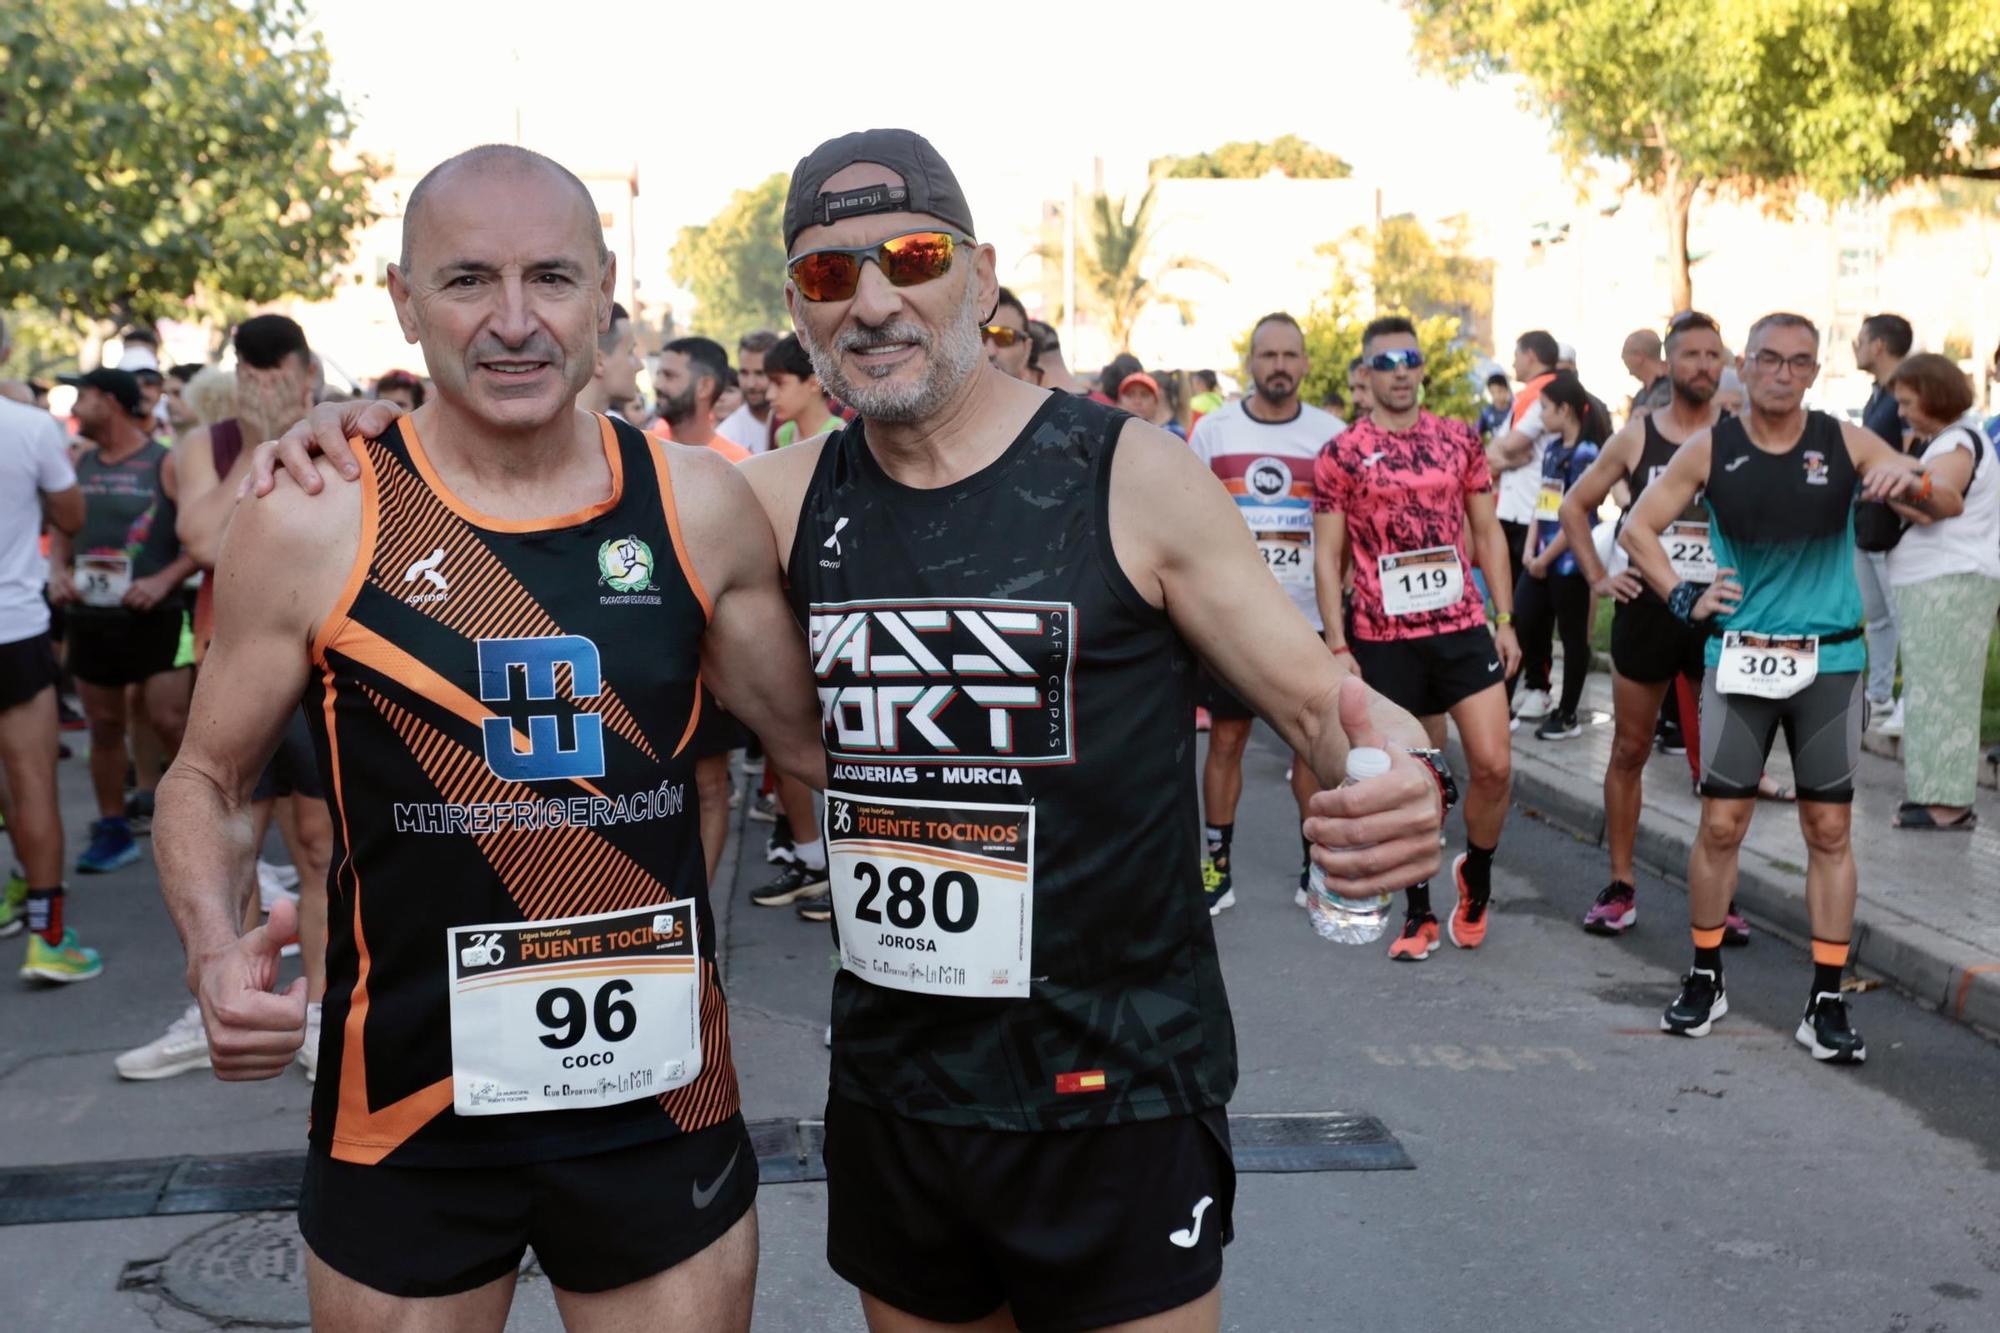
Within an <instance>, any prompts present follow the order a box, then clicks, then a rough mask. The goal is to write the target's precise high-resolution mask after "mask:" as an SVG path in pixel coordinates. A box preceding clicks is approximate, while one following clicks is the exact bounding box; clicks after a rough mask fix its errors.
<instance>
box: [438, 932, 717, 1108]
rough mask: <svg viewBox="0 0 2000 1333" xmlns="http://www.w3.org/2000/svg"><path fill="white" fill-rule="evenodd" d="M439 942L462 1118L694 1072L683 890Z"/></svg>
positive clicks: (695, 974)
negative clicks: (656, 899) (630, 905)
mask: <svg viewBox="0 0 2000 1333" xmlns="http://www.w3.org/2000/svg"><path fill="white" fill-rule="evenodd" d="M446 937H447V938H446V945H447V948H448V949H449V951H450V961H449V963H448V964H447V966H448V968H449V972H448V975H449V976H450V977H451V1078H452V1109H453V1110H454V1111H456V1112H457V1113H458V1114H459V1115H512V1114H515V1113H517V1112H521V1111H561V1110H571V1109H575V1108H581V1107H593V1106H613V1105H616V1104H617V1103H619V1102H629V1101H635V1100H637V1099H638V1098H640V1097H653V1096H657V1095H658V1094H660V1093H662V1092H665V1091H667V1090H668V1089H669V1088H677V1087H679V1086H681V1085H682V1084H684V1083H689V1082H692V1081H693V1080H694V1078H695V1077H696V1076H697V1075H699V1074H700V1073H701V988H700V981H701V975H700V968H701V959H700V955H699V951H698V950H697V948H696V945H695V913H694V902H693V900H692V899H687V898H681V899H676V900H675V901H673V902H667V903H661V904H659V905H658V906H656V907H644V908H638V909H635V910H631V911H623V912H605V913H600V914H598V915H595V916H573V917H565V918H563V919H561V920H557V921H515V922H507V923H503V924H497V925H485V926H458V927H454V928H453V929H451V930H449V931H447V932H446Z"/></svg>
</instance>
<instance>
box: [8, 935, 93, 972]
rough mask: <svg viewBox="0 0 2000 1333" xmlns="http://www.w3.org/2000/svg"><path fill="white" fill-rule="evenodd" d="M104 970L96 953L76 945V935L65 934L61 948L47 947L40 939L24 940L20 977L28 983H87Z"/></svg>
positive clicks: (57, 945)
mask: <svg viewBox="0 0 2000 1333" xmlns="http://www.w3.org/2000/svg"><path fill="white" fill-rule="evenodd" d="M103 970H104V961H103V960H102V959H100V958H99V957H98V956H97V950H95V949H86V948H85V947H84V946H83V945H81V944H78V943H77V942H76V932H75V931H73V930H65V931H64V932H63V937H62V943H61V944H50V943H49V942H48V941H47V940H45V939H43V938H42V937H41V936H40V935H30V936H28V956H27V958H26V959H25V960H24V961H23V962H22V964H21V977H22V979H23V980H28V981H58V982H64V983H68V982H71V981H88V980H90V979H91V978H92V977H94V976H96V975H97V974H98V973H100V972H102V971H103Z"/></svg>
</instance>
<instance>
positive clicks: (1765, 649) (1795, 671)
mask: <svg viewBox="0 0 2000 1333" xmlns="http://www.w3.org/2000/svg"><path fill="white" fill-rule="evenodd" d="M1818 675H1819V639H1818V637H1817V636H1815V635H1810V634H1807V635H1800V636H1796V637H1792V638H1780V637H1778V636H1776V635H1770V634H1743V633H1739V632H1737V631H1736V630H1727V631H1725V632H1724V633H1723V635H1722V657H1721V659H1720V660H1719V661H1718V662H1717V663H1716V667H1715V687H1716V688H1717V689H1718V690H1720V691H1722V692H1723V693H1724V694H1754V695H1756V696H1757V697H1759V698H1761V699H1789V698H1791V697H1792V696H1793V695H1795V694H1797V693H1798V692H1799V691H1800V690H1802V689H1804V688H1805V687H1806V686H1808V685H1810V684H1812V683H1813V679H1814V677H1816V676H1818Z"/></svg>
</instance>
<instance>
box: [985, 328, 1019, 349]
mask: <svg viewBox="0 0 2000 1333" xmlns="http://www.w3.org/2000/svg"><path fill="white" fill-rule="evenodd" d="M979 336H980V337H982V338H984V339H985V340H986V341H987V342H990V343H992V344H993V345H994V346H995V347H1012V346H1013V345H1014V344H1015V343H1017V342H1020V341H1021V340H1022V339H1024V338H1026V337H1027V336H1028V335H1027V334H1025V333H1023V332H1021V330H1019V329H1010V328H1008V327H1007V326H1006V325H1005V324H988V325H986V326H985V327H984V328H982V329H980V330H979Z"/></svg>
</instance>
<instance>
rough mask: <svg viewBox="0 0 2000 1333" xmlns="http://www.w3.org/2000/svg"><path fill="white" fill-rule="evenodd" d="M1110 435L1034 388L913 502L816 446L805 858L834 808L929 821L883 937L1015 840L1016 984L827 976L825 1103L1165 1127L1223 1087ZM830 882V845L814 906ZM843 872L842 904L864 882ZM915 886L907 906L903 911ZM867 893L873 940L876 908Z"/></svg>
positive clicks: (1211, 988)
mask: <svg viewBox="0 0 2000 1333" xmlns="http://www.w3.org/2000/svg"><path fill="white" fill-rule="evenodd" d="M1127 419H1128V418H1127V417H1126V416H1125V414H1123V413H1121V412H1117V411H1114V410H1112V409H1109V408H1105V407H1102V406H1099V405H1097V404H1093V403H1091V402H1089V401H1088V400H1085V399H1081V398H1074V397H1070V396H1068V395H1065V394H1054V395H1051V396H1050V397H1049V399H1048V400H1047V401H1046V402H1045V403H1043V405H1042V407H1041V409H1040V410H1039V411H1037V412H1036V414H1035V416H1034V417H1033V419H1032V420H1030V421H1029V422H1028V424H1027V426H1026V427H1025V428H1024V429H1023V430H1022V431H1021V433H1020V435H1019V436H1018V437H1017V438H1016V439H1015V440H1014V441H1013V443H1012V444H1011V445H1009V447H1008V448H1007V450H1006V452H1005V453H1004V454H1002V455H1001V456H1000V457H999V458H998V459H996V460H995V461H994V462H993V463H992V464H990V465H989V466H987V467H985V468H983V469H981V470H980V471H979V472H977V473H975V474H974V475H972V476H970V477H967V478H966V479H964V480H963V481H960V482H957V483H955V484H953V485H950V486H946V487H941V488H938V489H936V490H917V489H912V488H909V487H906V486H903V485H900V484H899V483H897V482H895V481H893V480H892V479H890V478H889V477H888V476H887V475H886V474H885V473H884V472H883V471H882V469H881V467H880V466H879V465H878V464H877V462H876V461H875V458H874V456H873V455H872V454H871V453H870V451H869V448H868V444H867V441H866V439H865V437H864V427H863V424H862V423H860V422H856V423H855V424H854V425H852V426H849V427H847V428H846V429H845V430H842V431H841V432H839V433H838V434H836V435H834V436H832V437H831V438H829V439H828V441H827V442H826V444H825V446H824V448H823V451H822V453H821V455H820V459H819V464H818V468H817V470H816V472H815V474H814V476H813V481H812V486H811V489H810V490H809V491H808V492H807V495H806V499H805V503H804V505H803V507H802V509H801V512H800V516H799V526H798V533H797V537H796V539H795V541H794V542H793V545H792V550H791V553H790V557H789V562H788V572H789V575H790V583H791V588H790V592H791V597H792V600H793V605H794V607H795V609H796V611H797V613H798V615H799V616H800V618H801V619H802V620H803V621H805V623H806V625H807V630H808V638H809V641H810V643H811V646H812V649H813V666H814V674H815V676H816V678H817V683H818V687H819V694H820V701H821V712H822V718H823V723H824V727H825V741H826V749H827V759H828V769H829V779H830V783H829V792H828V798H827V799H828V812H829V817H828V821H827V825H828V830H827V831H828V836H829V838H830V839H831V840H832V841H831V846H832V847H833V848H834V849H835V850H836V853H837V852H838V849H839V847H840V846H841V839H842V838H843V836H844V835H845V836H849V837H851V836H853V835H854V834H855V831H856V812H857V811H858V812H860V815H861V817H862V819H864V820H865V819H868V818H871V817H872V818H873V819H874V820H875V821H876V822H875V823H873V824H872V825H869V826H868V827H869V828H870V830H871V831H876V830H880V829H884V828H887V829H891V830H894V829H896V828H898V827H899V826H900V827H906V828H913V827H917V826H919V825H923V826H926V827H932V828H937V827H941V826H942V827H947V828H949V829H950V830H951V835H950V836H948V837H943V838H942V839H941V840H938V841H934V842H932V843H931V844H930V845H928V846H927V847H925V848H923V849H921V850H919V851H918V852H917V853H915V859H916V861H917V862H918V864H916V865H914V866H912V865H909V864H908V863H907V861H906V863H905V865H904V867H903V869H901V870H900V871H897V870H891V871H889V879H890V883H889V890H890V892H891V893H892V894H893V893H894V892H895V891H896V884H895V882H894V881H895V879H896V877H897V875H898V874H900V875H901V876H902V878H903V886H902V887H903V892H904V897H905V900H906V901H905V902H904V903H903V904H902V906H903V907H904V908H905V909H906V914H905V917H904V920H907V919H908V918H909V916H910V915H913V914H916V913H918V912H920V911H933V912H937V913H938V914H939V923H940V925H942V924H943V922H944V920H945V919H947V916H948V914H950V913H952V912H954V911H955V912H956V914H957V924H958V925H959V926H960V927H961V928H962V927H963V924H964V922H965V918H966V916H967V915H968V914H969V911H970V909H969V908H968V907H967V905H966V900H965V899H963V898H961V897H958V896H957V895H955V894H949V893H947V894H945V895H943V897H942V899H940V897H939V894H938V893H937V892H936V891H935V889H936V885H937V883H938V881H940V880H943V879H945V878H947V871H946V869H945V868H946V867H952V866H963V865H965V864H967V863H969V862H971V863H979V862H982V860H983V861H984V862H986V863H991V862H992V861H993V860H994V859H995V858H998V859H1000V860H1002V861H1004V860H1005V858H1006V857H1008V856H1009V855H1012V854H1015V853H1016V852H1017V851H1018V850H1019V849H1020V846H1021V844H1023V843H1027V842H1029V841H1031V842H1032V852H1031V855H1029V854H1026V853H1021V861H1022V862H1024V863H1026V865H1027V866H1031V868H1032V876H1033V879H1032V885H1033V887H1032V894H1031V895H1028V896H1030V897H1031V899H1032V911H1033V924H1032V930H1031V932H1028V934H1029V936H1031V940H1032V944H1031V951H1030V958H1029V962H1028V966H1027V969H1026V970H1027V972H1028V976H1027V978H1025V979H1024V980H1026V982H1027V985H1026V986H1025V991H1026V993H1025V994H1018V995H1017V996H1016V997H1015V998H1005V999H994V998H987V997H985V996H984V995H965V994H948V995H947V994H924V993H916V992H913V991H911V990H906V989H897V988H893V987H891V986H888V985H883V984H877V983H875V982H872V981H868V980H864V979H862V978H861V977H860V976H857V975H856V974H855V973H854V972H852V971H849V970H846V969H843V970H841V971H840V973H839V974H838V976H837V978H836V979H835V982H834V996H833V1022H834V1043H833V1071H832V1072H833V1091H834V1092H835V1093H836V1094H838V1095H840V1096H843V1097H848V1098H852V1099H854V1100H857V1101H862V1102H866V1103H869V1104H871V1105H875V1106H878V1107H883V1108H886V1109H888V1110H890V1111H894V1112H897V1113H899V1114H902V1115H907V1116H911V1117H914V1118H916V1119H920V1120H928V1121H935V1122H938V1123H942V1124H954V1125H968V1126H983V1127H988V1128H996V1129H1017V1130H1047V1129H1062V1128H1071V1127H1075V1126H1081V1125H1095V1124H1109V1123H1119V1122H1127V1121H1136V1120H1148V1119H1153V1118H1157V1117H1163V1116H1172V1115H1183V1114H1187V1113H1189V1112H1192V1111H1197V1110H1202V1109H1205V1108H1208V1107H1213V1106H1218V1105H1221V1104H1223V1103H1224V1102H1226V1101H1227V1100H1228V1099H1229V1096H1230V1093H1231V1092H1232V1091H1233V1090H1234V1088H1235V1084H1236V1048H1235V1033H1234V1030H1233V1029H1232V1027H1231V1024H1230V1019H1229V1008H1228V1001H1227V998H1226V996H1225V995H1224V992H1223V984H1222V972H1221V968H1220V966H1219V964H1218V961H1217V958H1216V951H1215V936H1214V933H1213V930H1212V929H1211V926H1210V921H1209V916H1208V912H1207V910H1206V908H1205V907H1204V905H1203V903H1202V900H1201V883H1200V870H1199V865H1200V852H1199V836H1200V822H1199V814H1198V807H1197V804H1196V800H1195V788H1194V732H1193V723H1192V718H1193V701H1192V688H1191V682H1192V674H1193V660H1192V657H1191V654H1190V653H1189V651H1188V648H1187V646H1186V644H1185V643H1184V642H1183V641H1182V639H1181V638H1180V636H1179V635H1178V634H1177V633H1176V632H1175V631H1174V629H1173V626H1172V625H1171V624H1170V623H1169V621H1168V619H1167V617H1166V614H1165V613H1164V612H1162V611H1160V610H1158V609H1156V608H1154V607H1153V606H1151V605H1149V604H1148V603H1147V602H1146V600H1145V599H1144V598H1143V597H1142V596H1141V595H1140V594H1139V592H1138V590H1137V589H1136V588H1134V587H1133V586H1132V584H1131V583H1130V582H1129V581H1128V580H1127V578H1126V577H1125V575H1124V573H1123V572H1122V571H1121V570H1120V568H1119V566H1118V562H1117V560H1116V558H1115V557H1114V556H1113V554H1112V549H1111V536H1110V525H1109V521H1108V515H1109V506H1110V480H1111V459H1112V454H1113V451H1114V450H1115V448H1116V446H1117V441H1118V433H1119V431H1120V430H1121V429H1122V428H1123V426H1124V424H1125V422H1126V421H1127ZM912 802H915V803H922V802H933V803H937V804H938V805H940V806H949V807H953V808H954V809H953V810H937V809H935V808H934V807H927V806H924V805H921V804H911V803H912ZM968 803H970V804H972V805H974V806H978V807H983V809H974V810H967V809H966V808H965V807H966V806H967V805H968ZM1029 810H1032V824H1031V825H1027V827H1026V828H1023V827H1022V826H1023V824H1024V823H1025V820H1026V812H1027V811H1029ZM933 815H943V816H948V818H947V819H942V820H940V819H934V818H930V816H933ZM899 821H907V822H906V823H901V824H899ZM1010 828H1011V829H1014V830H1015V832H1016V834H1018V836H1019V842H1016V841H1015V840H1014V836H1013V835H1009V834H1007V832H1006V830H1007V829H1010ZM1029 829H1031V830H1032V832H1031V834H1030V833H1029V831H1028V830H1029ZM967 830H970V832H967ZM953 838H956V839H957V841H956V842H954V841H953ZM904 851H905V852H907V851H908V848H907V847H905V848H904ZM1003 868H1004V867H1003ZM1022 868H1023V866H1022V865H1021V864H1017V865H1016V867H1015V871H1016V875H1017V877H1018V874H1019V871H1020V870H1021V869H1022ZM845 873H848V872H845V871H843V869H842V862H841V860H840V857H839V856H838V855H836V858H835V868H834V874H835V893H836V897H838V896H839V895H840V893H841V892H842V883H843V881H842V876H843V875H844V874H845ZM853 873H854V874H855V876H856V879H855V881H854V883H855V887H856V888H860V887H861V884H862V879H861V877H862V876H864V875H866V874H870V873H873V872H868V871H860V870H855V871H853ZM913 877H914V878H913ZM925 877H929V878H928V883H929V884H930V886H931V887H932V889H933V893H932V896H931V898H930V900H929V902H928V905H926V904H924V903H922V902H915V901H914V899H913V895H912V890H913V886H921V885H922V884H923V883H924V882H925ZM1017 893H1018V891H1017ZM864 901H866V900H865V899H864ZM883 901H886V905H887V910H888V915H887V917H886V918H885V919H884V924H883V926H882V927H881V928H880V931H879V933H880V935H882V936H893V935H895V934H896V931H895V930H894V929H893V927H894V926H896V925H898V924H900V923H899V922H898V921H897V909H898V903H897V902H896V901H894V900H893V898H892V899H889V900H881V899H880V898H879V895H878V899H877V902H878V906H879V904H880V903H881V902H883ZM913 902H914V905H912V903H913ZM981 910H992V908H991V903H990V902H988V901H982V903H981ZM839 929H840V915H839V914H838V913H837V914H836V919H835V930H836V938H838V932H839ZM868 933H869V934H870V936H871V942H872V937H873V936H874V935H875V934H876V933H877V932H876V929H875V928H873V927H870V928H869V932H868ZM1017 947H1018V943H1017ZM845 952H846V950H845V949H844V948H843V953H845ZM974 980H975V981H977V982H984V981H985V980H987V978H985V977H977V978H974ZM993 980H994V981H995V982H996V983H997V982H998V981H999V980H1000V978H999V976H998V970H997V969H996V973H995V976H994V978H993Z"/></svg>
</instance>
